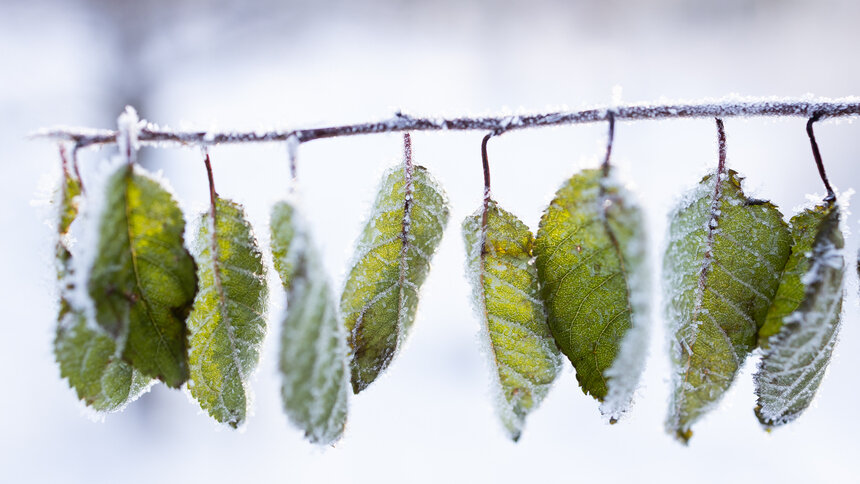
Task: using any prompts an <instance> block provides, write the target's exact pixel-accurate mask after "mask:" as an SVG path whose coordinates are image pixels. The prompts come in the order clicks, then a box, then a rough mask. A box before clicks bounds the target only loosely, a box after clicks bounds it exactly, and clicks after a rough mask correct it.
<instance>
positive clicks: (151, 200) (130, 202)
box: [87, 165, 197, 388]
mask: <svg viewBox="0 0 860 484" xmlns="http://www.w3.org/2000/svg"><path fill="white" fill-rule="evenodd" d="M104 197H105V200H104V206H103V209H102V213H101V216H100V219H99V221H98V223H99V225H98V240H97V242H96V250H97V253H96V256H95V260H94V262H93V264H92V267H91V268H90V272H89V276H88V282H87V292H88V294H89V297H90V298H91V300H92V303H93V306H94V315H95V320H96V322H97V323H98V325H99V326H100V327H101V328H102V329H103V330H104V331H106V332H107V333H108V334H109V335H110V336H111V337H112V338H113V339H114V340H115V341H116V343H117V345H118V347H119V351H120V352H121V354H122V357H123V359H125V360H126V361H128V362H129V363H131V365H132V366H134V367H135V368H136V369H137V370H139V371H140V372H141V373H143V374H144V375H147V376H151V377H154V378H158V379H160V380H162V381H164V382H165V383H166V384H167V385H169V386H171V387H174V388H176V387H179V386H180V385H181V384H182V383H183V382H185V380H187V379H188V357H187V354H186V351H187V331H186V327H185V318H186V317H187V316H188V312H189V311H190V310H191V303H192V301H193V300H194V294H195V292H196V291H197V276H196V275H195V265H194V260H193V259H192V258H191V254H189V253H188V251H187V250H185V247H184V245H183V231H184V230H185V220H184V219H183V217H182V212H181V211H180V210H179V206H178V205H177V203H176V201H175V200H174V199H173V197H172V196H171V195H170V193H169V192H168V191H167V190H166V189H165V188H164V187H162V185H161V184H160V183H159V182H158V181H156V180H154V179H153V178H151V177H149V176H147V175H146V174H145V172H144V171H143V170H142V169H141V168H139V167H136V168H134V169H132V167H131V166H128V165H123V166H120V167H119V169H117V170H116V172H115V173H113V174H112V175H111V176H110V178H109V179H108V181H107V186H106V187H105V195H104Z"/></svg>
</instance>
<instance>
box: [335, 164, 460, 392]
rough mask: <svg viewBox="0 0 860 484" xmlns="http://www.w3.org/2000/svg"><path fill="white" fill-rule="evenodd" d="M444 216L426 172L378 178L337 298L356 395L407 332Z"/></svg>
mask: <svg viewBox="0 0 860 484" xmlns="http://www.w3.org/2000/svg"><path fill="white" fill-rule="evenodd" d="M448 212H449V209H448V199H447V196H446V195H445V192H444V191H443V190H442V188H441V187H440V186H439V184H438V183H437V182H436V180H435V179H434V178H433V177H432V176H430V174H429V173H428V172H427V169H426V168H424V167H422V166H415V167H414V169H413V168H411V166H410V167H405V166H397V167H394V168H392V169H390V170H388V172H387V173H386V174H385V175H384V176H383V179H382V184H381V185H380V187H379V192H378V194H377V197H376V201H375V202H374V204H373V208H372V210H371V213H370V219H369V220H368V221H367V224H366V225H365V226H364V230H363V231H362V233H361V235H360V237H359V239H358V247H357V248H356V254H355V257H354V259H353V260H354V262H353V265H352V268H351V269H350V271H349V274H348V275H347V278H346V286H345V287H344V290H343V294H342V296H341V300H340V309H341V314H342V315H343V318H344V323H345V325H346V329H347V331H348V337H347V341H348V342H349V348H350V349H351V350H352V360H351V362H350V368H351V373H352V388H353V391H354V392H355V393H358V392H360V391H362V390H363V389H365V388H366V387H367V386H368V385H370V384H371V383H372V382H373V381H374V380H375V379H376V377H377V376H378V375H379V374H380V372H382V371H383V370H384V369H385V368H386V367H388V365H389V363H390V362H391V359H392V358H393V357H394V355H395V354H396V352H397V349H398V348H399V347H400V346H401V344H402V343H403V340H404V338H405V337H406V334H407V333H408V331H409V328H410V327H411V326H412V322H413V321H414V319H415V311H416V308H417V306H418V291H419V289H420V287H421V284H422V283H423V282H424V279H425V278H426V277H427V272H428V271H429V269H430V258H431V257H432V256H433V253H434V252H435V251H436V247H437V246H438V245H439V241H440V240H442V231H443V230H444V228H445V225H446V224H447V222H448Z"/></svg>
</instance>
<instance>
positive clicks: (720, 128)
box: [714, 118, 726, 184]
mask: <svg viewBox="0 0 860 484" xmlns="http://www.w3.org/2000/svg"><path fill="white" fill-rule="evenodd" d="M714 119H715V120H716V121H717V146H718V148H719V161H718V162H717V178H718V179H719V178H721V177H722V175H723V173H725V172H726V127H725V126H724V125H723V120H722V119H720V118H714ZM717 184H719V180H718V181H717Z"/></svg>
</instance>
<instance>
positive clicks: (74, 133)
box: [31, 98, 860, 147]
mask: <svg viewBox="0 0 860 484" xmlns="http://www.w3.org/2000/svg"><path fill="white" fill-rule="evenodd" d="M858 114H860V99H858V98H848V99H843V100H833V101H830V100H823V101H767V100H765V101H760V100H756V101H738V102H718V103H712V104H664V105H629V106H618V107H614V108H611V109H607V108H599V109H586V110H582V111H560V112H553V113H542V114H530V115H512V116H489V117H459V118H450V119H443V118H429V117H424V118H421V117H413V116H409V115H405V114H401V113H397V114H396V115H395V116H394V117H393V118H390V119H387V120H383V121H377V122H369V123H359V124H349V125H341V126H329V127H323V128H308V129H292V130H273V131H246V132H211V131H176V130H171V129H162V128H160V127H158V126H157V125H154V124H150V125H148V126H146V127H145V128H143V129H141V130H140V135H139V142H140V143H141V144H146V145H159V144H165V143H167V144H179V145H195V146H208V145H217V144H222V143H259V142H277V141H286V140H288V139H289V138H290V137H293V136H295V138H296V139H297V140H298V141H299V142H300V143H306V142H308V141H313V140H316V139H324V138H336V137H341V136H356V135H362V134H376V133H395V132H403V131H445V130H452V131H470V130H480V131H491V132H494V133H497V134H498V133H503V132H505V131H512V130H518V129H527V128H539V127H545V126H559V125H565V124H583V123H597V122H601V121H608V120H609V118H610V117H614V118H615V120H616V121H644V120H659V119H673V118H715V117H717V118H728V117H753V116H797V117H804V118H811V117H813V116H818V119H826V118H835V117H842V116H853V115H858ZM31 137H33V138H43V139H52V140H60V141H70V142H74V143H75V144H76V145H77V146H78V147H86V146H92V145H103V144H112V143H116V139H117V132H116V131H113V130H95V129H86V128H64V127H60V128H49V129H44V130H40V131H37V132H35V133H33V134H32V135H31Z"/></svg>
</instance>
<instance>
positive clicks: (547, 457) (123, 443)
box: [0, 0, 860, 483]
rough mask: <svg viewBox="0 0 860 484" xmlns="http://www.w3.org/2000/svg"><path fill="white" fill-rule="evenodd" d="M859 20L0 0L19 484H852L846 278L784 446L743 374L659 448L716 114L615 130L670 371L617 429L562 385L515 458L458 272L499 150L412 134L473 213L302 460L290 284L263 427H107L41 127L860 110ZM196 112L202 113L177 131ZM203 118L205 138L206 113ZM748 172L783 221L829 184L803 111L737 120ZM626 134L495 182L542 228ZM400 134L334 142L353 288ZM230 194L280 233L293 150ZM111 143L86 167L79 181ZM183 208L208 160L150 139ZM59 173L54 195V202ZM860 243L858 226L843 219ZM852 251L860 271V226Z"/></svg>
mask: <svg viewBox="0 0 860 484" xmlns="http://www.w3.org/2000/svg"><path fill="white" fill-rule="evenodd" d="M858 18H860V4H858V3H856V2H852V1H849V0H845V1H838V0H826V1H825V0H820V1H814V2H812V1H810V2H802V1H799V0H783V1H780V0H767V1H754V0H723V1H721V2H705V1H701V2H684V1H681V0H652V1H650V2H636V1H622V0H602V1H601V0H589V1H581V2H563V1H549V0H543V1H536V0H531V1H519V0H503V1H497V2H479V1H471V0H459V1H457V0H436V1H428V2H419V1H408V0H397V1H394V0H392V1H382V0H378V1H374V2H358V1H333V0H317V1H310V0H292V1H275V0H270V1H257V2H252V1H246V2H236V4H235V5H231V4H229V3H228V2H224V1H219V0H209V1H202V0H172V1H164V0H158V1H149V2H141V1H128V0H122V1H119V0H57V1H27V2H25V1H14V0H0V170H2V171H0V194H2V195H1V196H2V201H0V234H2V235H0V241H2V242H0V244H2V245H0V248H2V250H0V325H2V326H0V328H2V339H0V382H2V384H0V415H2V418H0V481H3V482H106V483H109V482H149V483H151V482H257V481H261V482H371V481H373V482H461V481H467V480H468V481H511V482H517V481H520V482H522V481H527V482H548V481H549V480H554V481H558V480H565V481H566V480H570V481H574V480H575V481H577V482H580V481H581V482H595V481H597V480H600V481H606V482H620V481H625V480H627V481H633V480H636V481H646V482H651V481H657V480H659V481H660V482H689V481H693V482H726V481H728V480H732V481H736V482H764V481H773V482H838V481H853V480H854V479H856V476H857V473H858V472H860V460H858V458H857V456H858V455H860V439H858V438H857V436H858V432H860V421H858V419H857V418H856V417H854V416H853V415H855V414H856V413H857V411H856V406H857V402H858V396H860V389H858V386H857V385H858V378H857V373H856V371H857V370H856V369H857V368H858V367H860V330H858V323H860V314H858V290H857V282H856V278H857V275H856V273H855V272H854V271H853V270H849V272H848V288H847V299H846V303H845V318H844V327H843V331H842V335H841V342H840V344H839V345H838V347H837V349H836V358H835V359H834V361H833V362H832V365H831V368H830V371H829V373H828V376H827V378H826V379H825V381H824V383H823V384H822V387H821V390H820V393H819V398H818V399H817V401H816V403H815V405H814V406H813V407H812V408H810V409H809V410H808V411H807V412H806V414H804V415H803V416H802V417H801V418H800V419H799V420H798V421H796V422H794V423H792V424H790V425H788V426H787V427H785V428H782V429H778V430H776V431H774V432H773V433H772V434H767V433H765V432H763V431H762V430H761V428H760V427H759V425H758V423H757V420H756V418H755V416H754V414H753V411H752V408H753V405H754V400H755V399H754V395H753V385H752V382H751V373H752V370H753V369H754V367H755V362H756V361H757V358H755V357H754V358H750V359H749V360H748V363H747V366H746V368H745V370H744V371H743V372H742V373H741V374H740V375H739V377H738V379H737V382H736V384H735V385H734V386H733V388H732V389H731V391H730V392H729V394H728V395H727V397H726V398H725V399H724V401H723V403H722V405H721V406H720V407H719V408H718V409H717V410H716V411H714V412H713V413H712V414H711V415H710V416H709V417H708V418H706V419H705V420H704V421H702V422H701V423H700V424H698V425H697V426H696V427H695V436H694V437H693V440H692V442H691V445H690V447H689V448H684V447H682V446H681V445H679V444H677V443H676V442H675V441H674V440H673V439H672V438H671V437H669V436H668V435H667V434H665V433H664V431H663V419H664V415H665V411H666V405H667V399H668V375H669V368H668V362H667V357H666V345H665V344H664V342H665V331H664V324H665V323H664V320H663V318H662V316H661V315H662V313H661V311H659V308H660V307H661V304H662V303H661V300H660V294H659V292H660V291H659V287H660V285H659V267H660V255H661V252H662V248H663V244H664V234H665V230H666V214H667V212H668V210H669V209H670V208H671V206H672V204H673V202H674V201H675V200H676V199H677V197H678V196H679V195H680V194H681V193H682V192H683V191H684V190H685V189H686V188H688V187H690V186H692V185H693V184H695V183H696V182H697V181H698V180H699V178H700V176H701V175H702V174H703V173H704V171H705V170H706V169H708V168H709V167H713V166H714V164H715V163H716V146H715V128H714V123H713V121H710V120H684V121H662V122H651V121H649V122H639V123H620V124H619V125H618V126H617V129H616V143H615V149H614V151H613V158H614V161H615V162H616V163H617V165H618V166H619V167H620V168H621V170H622V172H623V173H624V174H626V180H628V181H629V182H630V183H631V185H632V186H633V187H634V188H635V190H636V193H637V195H638V197H639V199H640V200H641V202H642V205H643V207H644V210H645V212H646V214H647V217H648V222H649V234H650V237H651V243H652V244H651V245H652V255H653V258H652V266H653V268H654V270H653V274H654V294H653V300H654V306H655V312H654V324H653V331H652V339H651V346H650V357H649V359H648V366H647V369H646V372H645V375H644V378H643V385H642V389H641V391H640V394H639V396H638V398H637V403H636V406H635V407H634V409H633V411H632V413H631V415H630V416H629V418H627V419H626V420H624V421H622V422H620V423H619V424H617V425H614V426H611V427H610V426H608V425H606V424H605V423H604V422H603V420H602V419H601V418H600V416H599V414H598V411H597V404H596V402H595V401H593V400H592V399H591V398H590V397H586V396H585V395H583V394H582V393H581V391H580V390H579V389H578V388H577V385H576V380H575V377H574V374H573V370H572V369H571V368H570V365H569V364H567V366H566V371H564V373H563V375H562V377H561V378H560V379H559V380H558V381H557V383H556V385H555V388H554V389H553V391H552V392H551V393H550V395H549V396H548V398H547V399H546V400H545V402H544V404H543V406H542V407H541V408H540V409H538V410H537V411H536V412H534V414H533V415H532V416H531V417H530V418H529V421H528V425H527V428H526V430H525V433H524V434H523V437H522V439H521V441H520V442H519V443H518V444H513V443H511V442H509V441H508V440H507V439H506V438H505V437H504V435H503V432H502V431H501V427H500V425H499V424H498V423H497V419H496V415H495V414H494V411H493V408H492V399H491V396H490V395H489V383H488V381H489V380H488V378H489V376H488V372H487V369H486V366H485V364H484V359H483V355H481V354H480V352H479V345H478V343H477V336H476V335H477V333H478V321H477V319H476V318H475V317H474V316H473V313H472V309H471V307H470V304H469V300H468V295H469V289H468V287H467V285H466V281H465V279H464V276H463V258H464V250H463V244H462V241H461V235H460V222H461V220H462V219H463V218H464V217H465V216H466V215H467V214H469V213H471V212H472V211H474V210H475V209H476V208H477V207H478V204H479V200H480V196H481V189H482V188H481V183H482V180H481V169H480V156H479V144H480V138H481V136H482V134H483V133H416V134H415V135H414V138H413V143H414V150H415V154H416V160H417V162H418V163H421V164H424V165H426V166H427V167H428V168H429V169H430V170H431V171H432V172H433V173H434V174H435V175H436V176H437V177H438V178H439V179H440V180H441V181H442V183H443V184H444V186H445V187H446V188H447V190H448V192H449V195H450V198H451V200H452V204H453V213H452V218H451V223H450V225H449V227H448V231H447V233H446V235H445V238H444V239H443V242H442V245H441V248H440V250H439V252H438V254H437V255H436V257H435V259H434V265H433V270H432V272H431V274H430V277H429V278H428V280H427V282H426V285H425V287H424V290H423V297H422V300H421V303H420V305H419V313H418V321H417V323H416V325H415V327H414V331H413V332H412V334H411V335H410V338H409V342H408V344H407V346H406V348H405V350H404V351H403V352H402V353H401V354H400V356H399V357H398V358H397V359H396V360H395V362H394V364H393V365H392V367H391V368H390V370H389V371H388V372H387V373H386V374H385V376H384V377H383V378H381V379H380V380H378V381H377V382H376V383H375V384H374V385H373V386H372V387H371V388H370V389H368V390H367V391H366V392H364V393H362V394H361V395H360V396H358V397H356V398H353V399H352V400H351V408H350V421H349V424H348V427H347V433H346V437H345V438H344V439H343V440H342V441H341V442H340V443H339V444H338V445H337V446H336V447H335V448H330V449H319V448H315V447H313V446H311V445H310V444H308V443H306V442H305V441H304V439H303V438H302V435H301V433H300V432H299V431H298V430H296V429H295V428H293V427H292V426H291V425H290V424H289V423H288V421H287V418H286V416H285V415H284V413H283V412H282V410H281V402H280V394H279V381H278V378H277V373H276V358H275V351H276V350H277V345H276V342H277V335H278V328H277V324H275V322H276V319H277V315H278V314H279V313H280V311H282V310H283V306H284V304H283V299H282V297H281V292H280V290H279V289H278V287H277V286H274V285H273V286H272V295H273V297H272V298H271V310H270V313H271V315H272V316H273V317H272V318H271V319H272V320H271V321H270V328H269V336H268V338H267V340H266V344H265V348H264V352H263V359H262V361H261V364H260V369H259V371H258V372H257V374H256V376H255V378H254V380H253V383H252V385H253V389H254V394H255V401H254V404H253V411H254V415H253V416H252V417H251V418H250V419H249V421H248V423H247V425H246V427H245V428H244V429H243V430H242V431H239V432H235V431H231V430H230V429H227V428H220V427H218V426H217V425H216V424H215V423H213V421H211V419H209V418H208V417H207V416H205V415H204V414H202V412H201V411H200V410H199V409H198V408H197V406H196V405H195V404H194V403H191V402H190V400H189V398H188V397H186V395H184V394H183V392H180V391H170V390H167V389H166V388H164V387H163V386H156V387H155V388H154V389H153V390H152V391H151V392H150V393H148V394H147V395H145V396H144V397H142V398H141V399H140V400H138V401H137V402H135V403H134V404H132V405H131V406H130V407H129V408H127V409H126V410H125V411H124V412H122V413H120V414H116V415H109V416H108V417H107V418H105V419H104V421H103V422H94V421H92V420H91V419H90V418H89V417H88V413H87V412H85V411H84V410H83V406H82V405H81V404H79V403H78V402H77V401H76V399H75V396H74V394H73V392H72V391H71V390H69V389H68V386H67V384H66V382H65V381H63V380H61V379H60V378H59V371H58V369H57V367H56V365H55V363H54V360H53V355H52V348H51V343H52V339H53V331H54V324H55V323H54V321H55V311H56V302H55V300H54V296H55V293H54V289H53V287H52V281H53V269H52V266H51V259H50V255H51V250H52V244H53V239H52V233H51V231H50V229H49V228H48V225H47V222H46V221H47V218H46V210H45V208H44V207H43V206H39V204H38V203H34V201H38V200H44V199H45V195H44V189H45V187H46V186H48V187H50V182H51V178H50V175H51V174H52V173H53V174H56V172H57V165H58V163H59V162H58V157H57V149H56V146H55V145H53V144H51V143H47V142H44V141H31V140H27V139H26V134H27V133H28V132H29V131H31V130H34V129H37V128H39V127H43V126H50V125H55V124H68V125H82V126H92V127H111V126H112V125H113V124H114V122H115V119H116V116H117V115H118V114H119V112H120V111H121V110H122V108H123V106H124V105H125V104H134V105H135V106H136V107H137V108H138V109H139V111H140V114H141V116H142V117H145V118H146V119H149V120H151V121H154V122H158V123H160V124H168V125H171V126H175V127H181V126H184V125H185V124H187V125H188V126H194V127H199V128H203V129H209V128H221V129H256V128H260V127H263V128H266V127H274V126H280V127H299V126H301V127H305V126H317V125H328V124H335V123H345V122H358V121H366V120H375V119H380V118H384V117H388V116H390V115H391V114H392V113H393V112H394V111H395V110H397V109H402V110H403V111H404V112H406V113H410V114H414V115H425V114H426V115H467V114H500V113H507V112H518V111H520V110H524V111H528V112H537V111H545V110H553V109H559V108H564V107H567V108H569V109H577V108H580V107H584V106H588V105H605V104H607V103H609V102H611V101H612V89H613V87H614V86H622V87H623V97H622V101H623V102H639V101H654V102H657V101H660V100H661V99H663V98H668V99H672V100H678V99H687V100H695V99H700V98H704V97H720V96H724V95H727V94H730V93H739V94H743V95H751V96H792V97H797V96H803V95H806V94H807V93H812V94H814V95H816V96H825V97H841V96H850V95H860V82H858V81H860V64H858V63H857V62H856V59H857V45H860V29H858V28H857V19H858ZM183 123H185V124H183ZM188 123H190V124H188ZM726 129H727V133H728V153H729V163H730V165H731V167H733V168H735V169H737V170H739V171H741V172H742V173H743V174H744V175H746V176H747V178H748V180H747V186H748V187H749V188H751V189H752V190H753V193H754V194H755V195H757V196H759V197H761V198H769V199H772V200H773V201H774V202H775V203H777V204H778V205H779V206H780V207H781V208H782V210H783V213H785V214H786V215H787V216H790V215H791V214H792V213H793V211H794V210H795V209H796V208H797V207H799V206H801V205H803V204H805V203H807V197H806V195H807V194H810V193H817V194H819V196H820V194H822V193H823V188H822V187H821V184H820V182H819V180H818V177H817V172H816V170H815V167H814V164H813V160H812V156H811V153H810V149H809V143H808V140H807V138H806V136H805V133H804V120H803V119H785V120H782V119H780V120H777V119H750V120H736V119H728V120H726ZM605 131H606V126H605V125H603V124H600V125H589V126H568V127H561V128H549V129H541V130H531V131H522V132H514V133H509V134H506V135H504V136H503V137H500V138H497V139H493V140H492V141H491V143H490V147H489V150H490V159H491V163H492V167H493V171H492V174H493V185H494V187H493V188H494V193H495V196H496V198H497V199H498V200H499V201H500V203H501V204H502V205H503V206H504V207H505V208H507V209H508V210H511V211H513V212H515V213H516V214H517V215H518V216H519V217H520V218H522V219H523V220H524V221H525V222H526V223H527V224H528V225H529V226H531V227H532V229H535V228H536V227H537V222H538V219H539V216H540V212H541V210H542V209H543V207H544V206H545V205H546V204H547V203H548V202H549V200H550V198H551V196H552V194H553V192H554V191H555V189H556V188H557V187H558V186H559V184H560V183H561V182H562V181H563V180H564V179H565V178H567V177H569V176H570V175H571V174H573V173H574V172H575V171H576V170H578V169H580V168H583V167H588V166H594V165H595V164H596V163H597V160H598V158H599V157H600V156H601V155H602V152H603V145H604V142H605ZM817 134H818V140H819V143H820V145H821V149H822V153H823V156H824V161H825V163H826V165H827V168H828V170H829V174H830V177H831V180H832V182H833V183H834V185H836V186H837V187H838V188H840V189H841V190H842V191H843V192H845V191H847V190H849V189H852V188H853V189H860V176H858V169H857V166H858V165H857V156H858V154H860V126H858V125H857V124H851V123H850V121H848V120H843V121H828V122H823V123H821V124H820V125H818V128H817ZM400 152H401V138H400V136H399V135H373V136H366V137H357V138H340V139H332V140H321V141H315V142H312V143H309V144H306V145H303V146H302V147H301V149H300V152H299V166H300V179H301V182H302V185H303V190H304V193H305V198H306V202H307V203H306V205H307V208H308V211H309V212H310V213H309V215H310V217H311V220H312V224H313V230H314V231H315V235H316V238H317V240H318V241H319V242H320V244H321V245H322V247H323V249H324V256H325V264H326V266H327V268H328V270H329V273H330V275H331V277H332V279H333V280H334V282H335V286H336V287H339V286H340V285H341V284H342V282H343V278H344V272H345V269H346V264H347V262H348V260H349V259H350V257H351V251H352V244H353V242H354V240H355V238H356V236H357V234H358V231H359V229H360V227H361V224H362V223H363V219H364V217H365V215H366V211H367V209H368V206H369V203H370V201H371V198H372V196H373V193H374V190H375V189H376V185H377V182H378V178H379V176H380V174H381V173H382V170H384V169H385V168H386V167H388V166H389V165H391V164H393V163H397V162H398V161H399V160H400ZM211 153H212V158H213V163H214V169H215V179H216V184H217V186H218V190H219V192H220V193H221V194H222V195H223V196H225V197H230V198H234V199H237V200H239V201H241V202H243V203H245V204H246V207H247V209H248V212H249V216H250V217H251V220H252V222H253V223H254V224H255V226H256V227H257V233H258V235H259V236H260V238H261V239H262V241H263V242H264V243H267V241H266V240H265V239H266V238H267V235H266V233H267V227H266V223H267V218H268V210H269V207H270V206H271V204H272V202H273V201H274V200H276V199H277V198H278V197H280V196H282V195H283V194H284V193H285V191H286V186H287V185H286V181H287V176H288V175H287V159H286V149H285V147H284V146H283V145H245V146H230V147H217V148H214V149H212V150H211ZM109 154H110V150H109V149H105V150H104V151H87V152H84V153H83V154H82V156H81V162H82V164H83V165H84V168H85V170H86V169H89V168H91V167H93V166H95V165H96V164H97V163H98V161H99V159H101V158H104V157H106V156H108V155H109ZM141 156H142V159H143V161H144V163H145V164H147V166H148V167H150V169H153V170H161V169H163V170H164V174H165V176H166V177H167V178H168V179H170V181H171V183H172V185H173V187H174V188H175V190H176V192H177V194H178V196H179V198H180V200H181V202H182V204H183V206H184V208H185V209H186V210H187V211H188V212H187V213H188V217H189V218H192V217H194V216H196V215H195V214H196V212H198V211H200V210H202V209H203V207H205V203H206V200H207V199H206V196H207V195H206V193H207V191H206V190H207V185H206V178H205V172H204V170H203V165H202V162H201V157H200V153H199V151H197V150H192V149H186V150H183V149H178V148H174V149H155V148H150V149H145V150H144V151H143V153H142V155H141ZM46 183H47V185H46ZM845 227H846V230H850V231H852V232H855V233H856V232H857V231H858V229H860V227H858V217H857V216H856V215H851V216H849V217H848V218H847V219H846V220H845ZM847 245H848V249H847V254H848V256H849V258H854V257H856V253H857V237H856V236H849V238H848V242H847ZM853 267H854V266H853V264H852V263H851V262H850V261H849V268H853Z"/></svg>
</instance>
